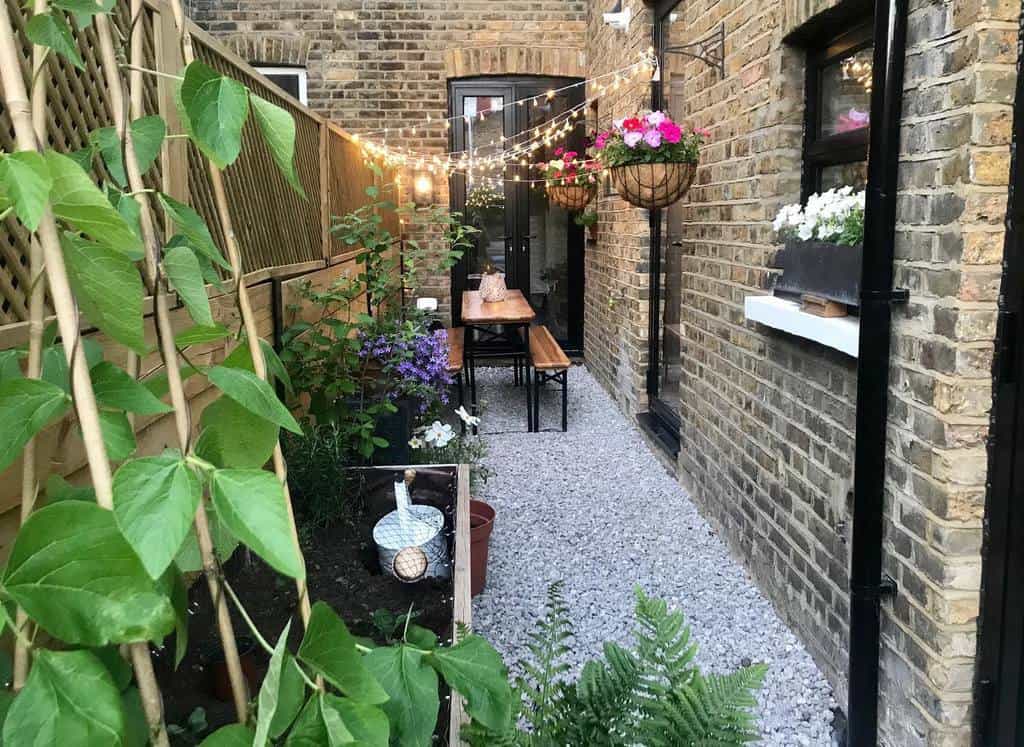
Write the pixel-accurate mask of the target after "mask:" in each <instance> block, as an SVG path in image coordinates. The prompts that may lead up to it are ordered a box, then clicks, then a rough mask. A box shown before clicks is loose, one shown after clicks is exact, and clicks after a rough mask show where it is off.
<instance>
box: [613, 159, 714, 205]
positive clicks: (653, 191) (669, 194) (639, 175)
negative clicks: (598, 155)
mask: <svg viewBox="0 0 1024 747" xmlns="http://www.w3.org/2000/svg"><path fill="white" fill-rule="evenodd" d="M610 172H611V176H612V183H613V184H614V185H615V189H616V190H618V193H619V195H621V196H622V199H624V200H625V201H626V202H628V203H630V204H631V205H636V206H637V207H642V208H647V209H648V210H655V209H657V208H663V207H665V206H667V205H671V204H672V203H673V202H676V201H678V200H681V199H682V198H683V197H685V196H686V193H687V192H689V191H690V185H691V184H693V177H694V176H695V175H696V173H697V164H695V163H630V164H626V165H625V166H613V167H612V168H611V169H610Z"/></svg>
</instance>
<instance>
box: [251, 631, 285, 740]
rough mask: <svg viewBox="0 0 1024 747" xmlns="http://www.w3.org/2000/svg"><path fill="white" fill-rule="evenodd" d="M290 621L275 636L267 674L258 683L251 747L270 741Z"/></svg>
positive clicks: (278, 697)
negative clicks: (254, 735)
mask: <svg viewBox="0 0 1024 747" xmlns="http://www.w3.org/2000/svg"><path fill="white" fill-rule="evenodd" d="M291 627H292V623H291V620H289V621H288V622H287V623H286V624H285V626H284V630H282V631H281V635H280V636H278V638H277V645H276V646H275V647H274V653H273V654H272V655H271V657H270V664H268V665H267V674H266V676H264V678H263V684H262V685H260V694H259V698H258V699H257V701H256V703H257V707H256V737H255V738H254V739H253V742H252V745H253V747H266V745H267V743H268V742H269V741H270V725H271V724H272V723H273V721H274V716H275V714H276V713H277V704H278V702H279V700H280V691H281V677H282V668H283V667H285V666H286V665H288V664H289V662H288V661H287V660H286V659H287V656H288V631H289V630H291Z"/></svg>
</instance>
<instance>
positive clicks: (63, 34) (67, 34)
mask: <svg viewBox="0 0 1024 747" xmlns="http://www.w3.org/2000/svg"><path fill="white" fill-rule="evenodd" d="M25 36H27V37H28V40H29V41H30V42H32V43H33V44H38V45H40V46H43V47H49V48H50V49H52V50H53V51H54V52H56V53H57V54H59V55H60V56H61V57H63V58H64V59H66V60H67V61H68V62H70V63H71V64H72V65H74V66H75V67H77V68H78V69H79V70H85V63H84V62H82V55H80V54H79V53H78V45H77V44H75V38H74V36H72V34H71V26H69V25H68V21H67V18H65V17H64V14H63V13H60V12H54V13H39V14H37V15H34V16H32V18H30V19H29V21H28V23H27V24H25Z"/></svg>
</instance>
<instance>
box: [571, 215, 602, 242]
mask: <svg viewBox="0 0 1024 747" xmlns="http://www.w3.org/2000/svg"><path fill="white" fill-rule="evenodd" d="M572 221H573V223H575V224H576V225H577V226H582V227H583V228H585V229H587V239H588V240H590V241H596V240H597V211H595V210H588V211H586V212H585V213H580V214H578V215H577V216H576V217H575V218H573V219H572Z"/></svg>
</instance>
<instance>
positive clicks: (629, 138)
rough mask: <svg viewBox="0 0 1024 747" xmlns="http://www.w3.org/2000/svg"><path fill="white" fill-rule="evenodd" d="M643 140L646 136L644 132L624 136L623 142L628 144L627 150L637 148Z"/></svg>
mask: <svg viewBox="0 0 1024 747" xmlns="http://www.w3.org/2000/svg"><path fill="white" fill-rule="evenodd" d="M643 139H644V134H643V133H642V132H636V131H633V132H627V133H626V134H625V135H623V136H622V142H624V143H625V144H626V147H627V148H635V147H636V146H637V145H638V144H639V143H640V141H641V140H643Z"/></svg>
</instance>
